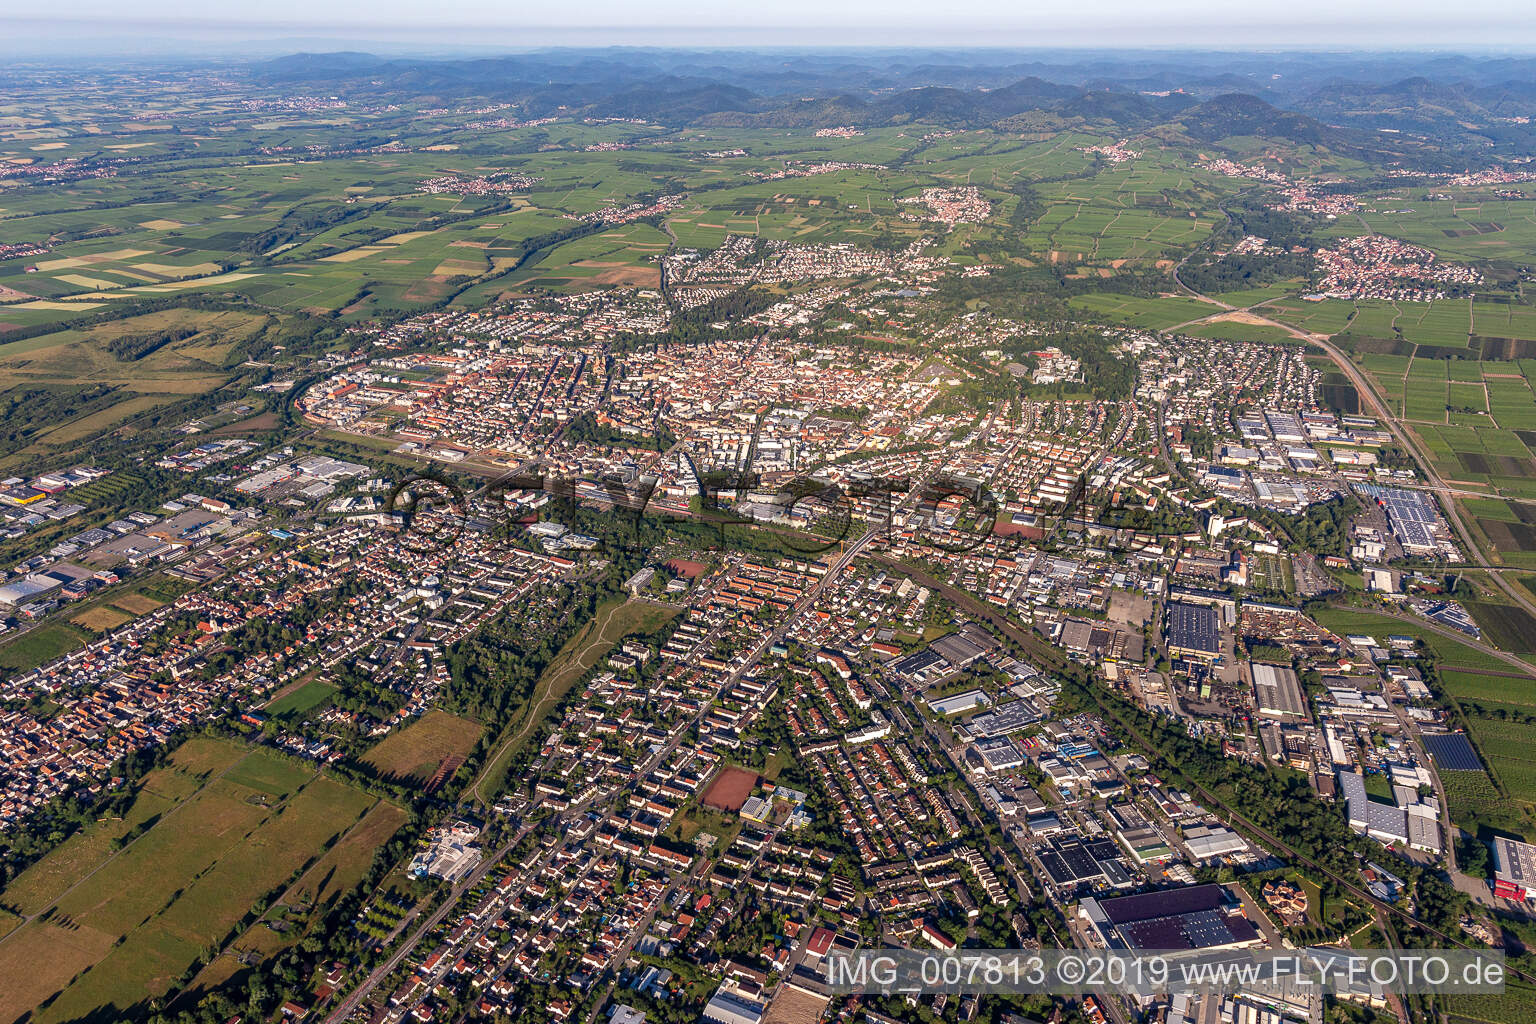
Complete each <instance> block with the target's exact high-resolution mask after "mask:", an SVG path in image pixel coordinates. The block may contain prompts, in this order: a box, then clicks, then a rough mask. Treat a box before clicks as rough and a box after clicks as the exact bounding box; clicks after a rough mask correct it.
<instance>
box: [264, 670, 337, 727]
mask: <svg viewBox="0 0 1536 1024" xmlns="http://www.w3.org/2000/svg"><path fill="white" fill-rule="evenodd" d="M335 695H336V687H334V686H332V685H330V684H329V683H322V682H320V681H319V680H316V679H312V680H310V681H309V682H307V683H305V684H304V685H302V686H300V687H298V688H296V689H293V690H290V691H288V692H287V693H286V694H284V695H283V696H281V697H279V698H278V699H277V700H274V701H273V702H272V703H270V704H268V705H267V706H266V709H265V710H266V712H267V713H268V714H269V715H273V716H274V717H278V718H294V719H301V718H303V717H304V716H305V715H307V714H308V713H309V712H311V711H313V710H314V709H315V708H317V707H319V706H320V705H322V704H324V703H325V702H326V701H328V700H330V699H331V698H332V697H334V696H335Z"/></svg>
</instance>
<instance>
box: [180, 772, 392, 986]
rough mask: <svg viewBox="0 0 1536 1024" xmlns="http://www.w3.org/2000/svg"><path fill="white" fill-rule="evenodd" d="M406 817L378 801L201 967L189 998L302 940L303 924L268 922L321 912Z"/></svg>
mask: <svg viewBox="0 0 1536 1024" xmlns="http://www.w3.org/2000/svg"><path fill="white" fill-rule="evenodd" d="M405 821H406V813H405V811H404V810H402V809H401V808H399V807H397V806H395V805H394V804H391V803H385V802H382V801H381V802H379V803H377V804H375V805H374V806H373V808H372V809H371V810H369V811H368V812H367V813H366V814H365V815H363V818H362V820H361V821H359V822H358V823H357V824H356V825H355V826H353V828H352V829H351V830H350V831H348V832H347V834H346V835H344V836H342V837H341V839H339V840H338V841H337V842H336V844H335V845H334V846H332V847H331V848H330V849H329V850H327V851H325V853H324V854H323V855H321V857H320V859H319V860H317V861H315V863H314V864H312V865H310V867H309V869H308V870H306V871H305V872H304V874H303V875H301V876H299V878H298V879H297V880H296V881H295V882H294V883H293V885H291V886H289V888H288V890H287V891H286V892H284V893H283V894H282V895H281V896H279V897H278V899H277V900H276V901H274V903H273V906H272V909H271V910H269V911H268V912H267V913H266V914H264V915H263V916H262V918H261V920H259V921H257V922H256V923H255V924H253V925H251V926H250V927H249V928H247V929H246V930H245V931H244V932H243V933H242V934H241V935H240V936H238V937H237V938H236V939H235V940H234V941H233V942H231V943H230V944H229V946H228V947H227V949H226V950H225V951H224V952H223V953H222V954H221V955H220V956H218V957H217V958H215V959H214V960H213V962H211V963H210V964H208V966H206V967H204V968H203V970H202V972H201V973H199V974H198V976H197V977H196V978H194V979H193V981H192V983H191V984H190V985H189V986H188V988H187V995H186V996H185V998H186V999H187V1000H188V1001H190V1002H191V1003H193V1004H195V1003H196V1001H197V1000H198V999H200V998H201V997H202V995H204V994H206V993H208V992H211V991H212V990H214V989H215V988H217V987H218V986H219V985H221V984H223V983H225V982H226V981H228V980H229V979H230V978H232V977H234V976H235V975H237V974H239V973H240V972H241V971H242V970H250V969H252V968H253V966H259V965H260V964H262V963H265V962H266V961H269V960H270V959H271V958H273V957H274V956H276V955H277V954H278V953H280V952H282V951H283V950H285V949H288V948H290V947H291V946H293V945H295V944H296V943H297V942H299V941H300V939H302V938H303V935H304V932H303V930H302V928H295V927H290V928H289V930H287V931H278V930H276V929H274V928H271V927H268V923H269V922H274V921H279V920H284V919H285V917H286V915H287V914H288V913H289V911H290V910H292V909H293V908H299V907H303V908H314V909H315V910H317V911H323V910H324V909H325V908H326V907H327V906H328V905H329V904H331V903H332V902H333V901H334V900H335V899H336V898H337V897H338V896H339V895H341V894H342V893H344V892H346V891H348V890H349V889H351V888H352V887H354V886H355V885H357V884H358V883H359V882H361V881H362V880H363V878H364V877H365V876H366V875H367V873H368V868H369V867H370V866H371V864H372V863H373V857H374V853H375V851H377V850H378V849H379V847H381V846H383V845H384V844H385V843H386V842H388V841H389V838H390V837H391V836H393V835H394V834H395V833H396V832H398V831H399V830H400V826H401V825H403V824H405ZM288 923H290V924H291V922H288Z"/></svg>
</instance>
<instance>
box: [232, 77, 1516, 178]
mask: <svg viewBox="0 0 1536 1024" xmlns="http://www.w3.org/2000/svg"><path fill="white" fill-rule="evenodd" d="M936 54H937V55H940V56H949V55H944V54H942V52H939V51H935V53H927V52H919V53H916V54H914V55H912V59H911V60H910V61H908V62H903V61H901V60H895V61H893V62H892V63H890V64H888V65H882V64H881V63H879V62H878V61H876V60H873V59H872V58H871V57H870V55H869V54H868V53H865V52H857V53H849V54H841V55H839V54H825V55H816V54H804V53H799V54H793V53H791V54H777V53H774V52H772V51H762V52H757V51H753V52H748V53H734V52H731V53H726V52H712V51H687V52H672V51H652V50H644V49H634V50H631V49H625V50H613V51H601V50H598V51H569V52H568V51H549V52H539V53H532V54H518V55H511V56H506V57H490V58H474V59H462V60H415V59H387V58H381V57H375V56H372V55H370V54H366V53H356V52H342V53H332V54H313V53H303V54H293V55H291V56H287V57H282V58H278V59H275V60H271V61H266V62H262V63H259V64H255V65H252V66H251V74H252V76H253V77H254V78H255V79H256V80H257V81H258V82H260V83H265V84H269V85H274V86H282V87H284V88H290V89H295V90H298V89H304V90H314V91H325V92H329V93H332V94H345V95H347V96H349V97H353V98H357V99H375V100H384V99H394V100H398V99H400V98H403V97H410V98H412V99H415V100H418V101H427V102H442V103H445V104H446V103H449V102H462V101H468V100H476V99H483V100H486V101H492V102H502V103H509V104H512V105H513V106H514V108H515V109H516V110H517V111H518V112H519V113H520V114H521V115H522V116H526V117H548V116H555V115H564V116H576V117H589V118H629V119H635V120H644V121H650V122H654V123H657V124H661V125H665V126H667V127H673V128H677V127H684V126H687V125H693V124H698V125H705V126H719V127H758V128H820V127H831V126H835V125H842V124H858V125H861V126H865V127H875V126H882V125H901V124H907V123H914V122H918V123H923V124H932V125H935V126H939V127H951V128H971V127H993V126H1000V127H1003V128H1005V129H1007V128H1012V127H1015V126H1018V125H1023V124H1026V123H1037V124H1039V123H1043V124H1049V125H1052V126H1055V127H1071V126H1073V125H1078V126H1082V127H1089V128H1097V129H1102V130H1110V131H1125V132H1134V131H1142V130H1147V129H1151V128H1154V127H1160V126H1166V127H1168V128H1170V129H1171V130H1176V131H1181V132H1182V133H1184V134H1185V135H1186V136H1187V137H1188V138H1190V139H1192V140H1194V141H1196V142H1201V143H1207V144H1214V143H1216V142H1218V141H1219V140H1221V139H1223V138H1230V137H1233V136H1257V137H1261V138H1270V139H1275V140H1277V141H1281V140H1285V141H1289V142H1292V143H1295V144H1297V145H1312V146H1324V147H1328V148H1330V149H1334V150H1338V151H1340V152H1346V153H1358V154H1361V155H1365V154H1370V155H1373V156H1376V157H1380V156H1382V155H1383V154H1386V155H1388V156H1390V155H1392V154H1393V153H1402V154H1404V155H1412V156H1413V157H1414V158H1415V159H1421V158H1424V157H1425V155H1426V154H1427V153H1436V154H1439V157H1441V158H1444V159H1445V160H1447V161H1448V162H1449V163H1456V162H1458V161H1461V160H1464V159H1465V158H1469V157H1470V156H1472V155H1475V154H1476V153H1477V151H1479V150H1481V151H1484V152H1483V153H1482V154H1481V155H1482V156H1486V155H1487V154H1486V150H1487V148H1488V147H1489V145H1490V142H1492V143H1494V144H1502V145H1507V146H1511V147H1518V146H1519V145H1521V142H1522V140H1521V138H1520V132H1519V131H1517V130H1515V127H1516V125H1515V122H1514V120H1513V118H1514V117H1515V116H1517V113H1516V112H1520V111H1523V112H1527V113H1528V112H1530V111H1531V110H1532V108H1533V106H1536V81H1524V80H1521V79H1519V78H1509V77H1504V78H1499V79H1497V80H1487V81H1482V82H1474V81H1471V80H1470V78H1468V77H1467V76H1470V75H1472V74H1473V72H1472V71H1471V70H1469V69H1470V68H1472V67H1474V65H1471V64H1468V63H1466V62H1465V61H1463V62H1460V63H1458V62H1457V59H1454V58H1445V59H1436V60H1433V61H1430V62H1428V63H1429V64H1430V66H1431V67H1433V68H1435V69H1437V70H1449V69H1454V70H1455V71H1456V72H1457V73H1458V74H1461V75H1462V76H1463V77H1462V78H1461V79H1459V80H1457V81H1454V82H1447V81H1443V80H1439V79H1432V78H1430V77H1427V76H1425V75H1423V74H1418V75H1408V76H1404V77H1400V78H1391V79H1377V80H1374V81H1366V82H1361V81H1359V80H1358V79H1357V78H1352V77H1349V76H1346V75H1342V74H1337V73H1335V74H1331V75H1328V76H1326V77H1322V76H1321V75H1320V74H1314V75H1312V77H1307V76H1305V75H1303V76H1301V77H1300V79H1299V80H1296V81H1284V80H1285V77H1286V76H1285V75H1284V74H1282V73H1279V72H1274V73H1271V74H1270V75H1269V76H1267V77H1265V76H1263V75H1261V74H1260V73H1259V72H1258V71H1256V70H1253V69H1252V68H1251V67H1249V65H1252V64H1253V63H1254V62H1255V61H1257V60H1258V58H1257V57H1256V56H1253V55H1247V56H1240V57H1234V58H1232V61H1233V62H1234V63H1232V66H1228V67H1223V66H1222V65H1221V64H1220V62H1219V61H1218V60H1217V58H1216V57H1214V56H1213V57H1211V58H1210V59H1209V60H1205V61H1202V60H1199V59H1191V61H1190V62H1189V64H1190V66H1189V67H1188V68H1187V69H1186V70H1185V71H1184V73H1183V74H1182V75H1181V74H1180V72H1179V70H1178V69H1177V66H1176V65H1173V64H1170V63H1168V62H1167V61H1165V60H1163V59H1161V58H1157V57H1156V56H1155V55H1154V56H1151V57H1145V58H1143V57H1141V56H1139V55H1138V56H1136V57H1135V58H1132V57H1126V56H1123V55H1122V57H1121V58H1120V60H1119V64H1118V73H1116V64H1115V62H1114V61H1112V60H1110V59H1109V58H1104V57H1101V58H1096V59H1095V58H1092V57H1083V58H1082V59H1080V60H1079V61H1078V63H1076V64H1075V65H1073V64H1062V65H1056V66H1054V67H1055V68H1056V70H1057V71H1058V72H1061V71H1065V72H1070V73H1071V74H1070V75H1069V77H1074V78H1076V80H1074V81H1053V80H1051V79H1049V78H1046V77H1043V76H1042V75H1040V74H1038V73H1022V74H1021V73H1020V72H1026V71H1035V70H1039V69H1045V68H1048V67H1050V65H1046V64H1044V63H1041V62H1034V63H1030V62H1013V63H1010V62H1007V61H1000V60H996V59H994V60H992V61H991V62H990V63H989V62H987V61H986V60H981V61H978V62H976V63H972V64H962V63H959V62H957V61H955V60H953V59H951V60H950V61H949V62H945V61H943V60H936V59H932V58H934V57H935V55H936ZM1278 59H1279V58H1277V60H1278ZM1285 60H1288V61H1290V62H1291V63H1298V62H1300V66H1302V67H1304V68H1308V69H1311V68H1313V66H1314V65H1317V66H1318V68H1320V69H1322V70H1331V71H1338V70H1340V69H1339V68H1332V67H1330V66H1329V62H1328V61H1327V60H1324V59H1323V58H1321V57H1314V58H1308V59H1307V60H1303V59H1302V58H1285ZM1308 60H1310V63H1308ZM1375 63H1376V64H1380V65H1381V69H1379V70H1403V69H1405V68H1407V67H1413V66H1417V65H1411V64H1408V63H1407V62H1404V64H1403V67H1398V66H1397V65H1394V64H1393V63H1392V62H1391V61H1389V60H1387V59H1386V58H1385V57H1378V58H1376V59H1375ZM1421 63H1422V62H1421ZM1498 63H1500V65H1501V66H1500V67H1499V69H1498V70H1499V71H1501V72H1505V73H1508V72H1512V71H1519V70H1524V69H1525V67H1526V66H1527V65H1529V66H1530V68H1531V70H1532V71H1533V72H1536V62H1529V61H1525V62H1522V61H1519V60H1507V61H1503V62H1498ZM1276 66H1281V67H1288V66H1290V65H1289V64H1287V63H1285V62H1284V61H1282V62H1281V63H1280V64H1277V65H1276ZM1349 70H1350V71H1351V73H1352V74H1359V72H1360V69H1359V68H1358V67H1352V68H1350V69H1349ZM1368 70H1369V67H1368ZM1157 85H1161V86H1164V87H1163V88H1148V86H1157ZM1523 127H1525V128H1526V129H1527V132H1526V134H1527V135H1528V134H1529V132H1528V126H1523ZM1384 129H1390V130H1392V131H1393V132H1396V133H1410V134H1412V135H1414V136H1416V137H1415V138H1414V139H1409V138H1407V137H1406V136H1405V137H1403V138H1397V137H1395V136H1389V135H1386V134H1383V130H1384ZM1525 143H1526V145H1527V146H1528V145H1529V140H1528V138H1527V139H1526V140H1525Z"/></svg>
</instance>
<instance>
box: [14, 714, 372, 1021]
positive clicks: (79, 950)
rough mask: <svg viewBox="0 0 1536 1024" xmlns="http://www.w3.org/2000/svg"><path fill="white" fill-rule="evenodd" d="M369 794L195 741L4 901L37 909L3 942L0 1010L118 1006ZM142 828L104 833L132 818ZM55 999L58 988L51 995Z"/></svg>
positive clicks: (276, 759)
mask: <svg viewBox="0 0 1536 1024" xmlns="http://www.w3.org/2000/svg"><path fill="white" fill-rule="evenodd" d="M376 803H377V801H376V800H375V799H374V798H373V797H371V796H369V795H367V794H365V793H362V792H360V791H358V790H356V789H353V788H352V787H350V786H347V785H345V784H343V783H340V782H337V781H334V780H332V779H328V778H324V777H317V776H316V775H315V773H314V771H313V770H312V769H311V768H309V767H307V766H300V765H296V764H294V763H292V762H290V761H289V760H288V759H286V758H284V757H281V756H280V755H277V754H275V753H272V752H270V751H268V750H265V749H262V748H257V749H250V748H247V747H244V746H242V745H239V744H236V743H233V742H229V741H222V740H193V741H189V743H187V744H185V745H183V747H182V748H181V749H179V750H178V751H177V752H176V753H175V754H174V755H172V758H171V761H170V763H169V765H168V766H167V767H166V768H164V769H160V770H157V771H156V772H154V773H152V774H151V776H150V777H149V778H147V779H146V783H145V787H144V790H143V791H142V792H141V793H140V795H139V797H138V799H136V801H135V803H134V804H133V806H132V807H131V808H130V810H129V812H128V814H127V815H126V816H125V819H124V821H122V822H105V823H102V824H101V825H98V826H97V827H96V828H94V829H91V830H88V831H87V832H86V833H83V834H81V835H79V836H76V837H74V838H72V839H71V840H70V841H69V842H67V843H65V844H64V845H63V846H61V847H59V848H58V849H56V850H54V851H53V852H52V853H50V854H49V855H48V856H47V857H45V858H44V859H43V860H42V861H40V862H39V863H38V864H36V865H34V866H33V867H32V868H30V869H29V870H28V871H27V872H25V873H23V874H22V875H21V876H20V877H19V878H17V879H16V881H15V882H14V883H13V884H12V885H11V886H10V887H8V888H7V890H6V891H5V893H4V894H3V896H0V898H3V899H4V901H5V902H6V903H8V904H14V905H16V906H17V907H18V908H20V909H22V910H23V912H24V913H31V914H37V915H39V916H37V917H35V918H33V919H32V920H29V921H28V922H27V923H25V924H23V925H22V926H21V927H20V928H18V929H16V930H15V931H14V932H12V933H11V934H10V935H9V936H6V937H5V938H4V939H0V974H3V975H4V976H5V977H7V978H9V979H12V981H13V983H12V984H9V985H7V986H5V987H4V988H3V989H0V1017H4V1018H5V1019H13V1018H14V1017H16V1016H19V1015H20V1014H21V1013H23V1012H24V1011H26V1010H29V1009H33V1008H36V1007H38V1006H39V1005H40V1004H42V1003H44V1002H45V1001H47V1002H48V1005H47V1006H46V1007H43V1008H42V1009H41V1010H38V1011H37V1013H36V1014H35V1016H34V1018H33V1019H34V1020H37V1021H39V1022H52V1021H68V1020H74V1019H76V1018H78V1017H81V1016H83V1015H86V1014H93V1013H101V1012H103V1011H104V1008H109V1007H116V1008H117V1009H116V1012H118V1013H121V1012H124V1011H125V1010H126V1009H127V1007H128V1006H129V1005H130V1004H132V1003H135V1002H138V1001H140V1000H144V999H148V998H151V997H153V996H155V995H158V994H159V993H161V992H164V991H165V990H166V988H167V987H168V986H169V985H170V984H171V983H172V981H173V980H174V979H175V978H176V977H177V976H178V975H179V974H181V972H182V971H183V970H184V969H185V968H186V967H187V965H188V964H190V963H191V962H192V960H193V959H194V958H195V956H196V955H197V952H198V950H199V949H200V948H203V947H204V946H206V945H207V944H208V943H210V942H215V941H217V940H219V939H220V938H222V936H223V935H224V934H225V932H227V931H228V929H229V928H230V926H231V925H233V924H235V923H236V922H238V921H239V920H240V918H241V917H242V916H243V915H244V914H246V913H247V912H248V911H249V910H250V908H251V906H252V904H253V903H254V902H255V901H256V900H257V899H259V898H260V897H261V896H262V895H263V894H264V893H266V892H267V891H268V890H269V889H271V888H272V887H273V886H274V885H278V884H286V883H287V882H288V880H289V879H290V878H291V877H292V876H293V875H294V873H295V872H297V871H298V870H299V869H300V868H303V867H304V866H305V865H306V864H307V863H308V862H310V861H311V860H313V859H315V858H317V857H318V856H319V855H320V852H321V851H322V850H323V849H324V848H325V847H326V845H327V844H328V843H329V842H330V840H331V839H332V838H334V837H336V836H339V835H341V834H343V833H345V832H347V831H348V830H349V829H351V828H352V827H353V825H354V824H355V823H356V822H358V820H359V819H360V818H362V817H363V815H364V814H365V813H367V812H368V810H369V809H370V808H372V807H373V806H374V805H375V804H376ZM135 825H137V826H139V827H140V828H141V829H142V830H143V831H142V835H139V836H138V837H137V838H135V839H133V841H132V842H130V843H128V844H127V845H126V846H122V847H121V849H120V850H119V849H115V847H116V846H118V845H119V844H118V843H117V842H114V840H117V839H118V838H119V837H121V836H123V835H126V834H127V832H128V830H129V829H130V828H132V827H133V826H135ZM55 996H56V997H55Z"/></svg>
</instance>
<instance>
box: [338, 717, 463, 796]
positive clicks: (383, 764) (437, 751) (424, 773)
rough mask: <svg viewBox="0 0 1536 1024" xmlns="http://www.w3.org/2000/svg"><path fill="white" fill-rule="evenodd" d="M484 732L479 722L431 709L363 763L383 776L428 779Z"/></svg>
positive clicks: (381, 743) (383, 742)
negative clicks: (445, 761) (446, 761)
mask: <svg viewBox="0 0 1536 1024" xmlns="http://www.w3.org/2000/svg"><path fill="white" fill-rule="evenodd" d="M482 731H484V728H483V726H481V725H480V723H479V722H473V721H470V720H469V719H467V718H459V717H458V716H457V715H450V714H448V712H446V711H437V710H433V711H428V712H427V713H426V714H424V715H422V716H421V717H420V718H418V719H417V720H416V721H414V722H412V723H411V724H409V725H407V726H406V727H405V728H403V729H397V730H395V731H394V732H392V733H390V734H389V735H388V736H385V737H384V738H383V739H382V740H380V741H379V743H378V745H377V746H375V747H374V748H373V749H372V750H370V751H368V753H367V754H365V755H364V756H363V758H362V763H363V765H365V766H366V767H367V768H368V769H369V770H371V771H373V772H374V773H376V774H377V775H378V776H379V777H380V778H385V779H396V780H409V781H415V782H425V781H427V780H428V779H430V778H431V777H432V775H433V774H434V773H435V772H436V771H437V769H438V766H439V765H440V764H442V762H443V761H444V760H445V759H446V758H450V757H460V758H462V757H464V756H465V755H467V754H468V753H469V752H470V751H471V750H472V749H474V746H475V741H476V740H478V739H479V738H480V733H481V732H482Z"/></svg>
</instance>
